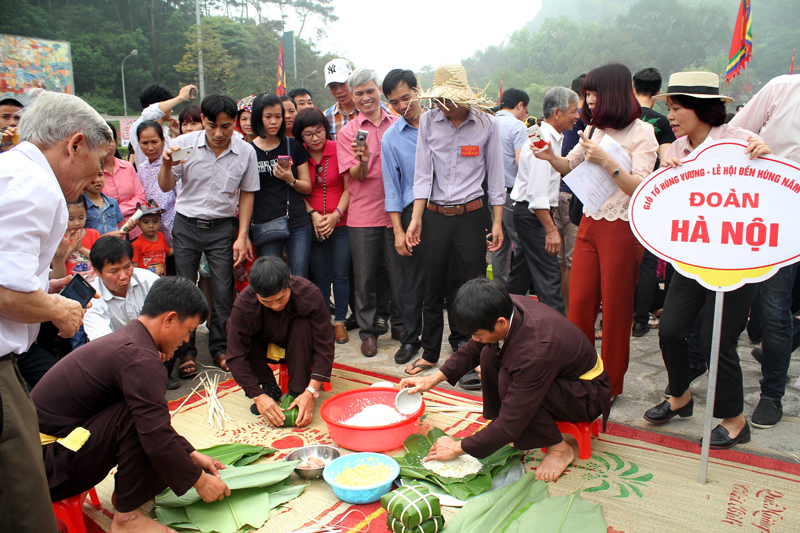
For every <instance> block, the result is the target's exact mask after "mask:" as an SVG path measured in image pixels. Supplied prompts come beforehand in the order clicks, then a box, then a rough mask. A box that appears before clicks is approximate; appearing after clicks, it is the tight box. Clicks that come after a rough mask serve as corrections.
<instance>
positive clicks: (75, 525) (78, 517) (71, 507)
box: [53, 489, 100, 533]
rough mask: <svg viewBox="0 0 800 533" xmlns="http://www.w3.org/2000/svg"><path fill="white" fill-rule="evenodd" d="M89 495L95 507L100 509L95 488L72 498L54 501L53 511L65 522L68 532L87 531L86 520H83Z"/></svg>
mask: <svg viewBox="0 0 800 533" xmlns="http://www.w3.org/2000/svg"><path fill="white" fill-rule="evenodd" d="M87 496H89V500H90V501H91V502H92V505H93V506H94V508H95V509H100V500H99V499H98V498H97V492H95V490H94V489H91V490H88V491H86V492H84V493H81V494H78V495H77V496H73V497H72V498H66V499H64V500H61V501H58V502H53V513H55V515H56V519H57V520H61V521H62V522H64V524H65V525H66V526H67V531H68V533H86V522H84V520H83V503H84V502H85V501H86V497H87Z"/></svg>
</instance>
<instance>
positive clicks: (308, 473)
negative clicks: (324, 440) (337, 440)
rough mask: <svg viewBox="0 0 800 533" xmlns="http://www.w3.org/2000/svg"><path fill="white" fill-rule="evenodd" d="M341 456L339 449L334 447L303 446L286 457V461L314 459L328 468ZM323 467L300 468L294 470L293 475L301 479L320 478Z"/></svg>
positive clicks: (323, 445) (321, 445)
mask: <svg viewBox="0 0 800 533" xmlns="http://www.w3.org/2000/svg"><path fill="white" fill-rule="evenodd" d="M341 455H342V452H341V451H339V448H337V447H335V446H327V445H325V444H316V445H313V446H303V447H302V448H297V449H296V450H294V451H293V452H292V453H290V454H289V455H287V456H286V460H287V461H304V460H306V459H308V458H309V457H316V458H317V459H321V460H322V462H323V463H325V466H328V465H329V464H330V463H331V461H333V460H334V459H337V458H338V457H339V456H341ZM323 470H325V467H320V468H300V467H297V468H295V469H294V471H295V473H296V474H297V475H298V476H300V477H301V478H303V479H317V478H319V477H321V476H322V471H323Z"/></svg>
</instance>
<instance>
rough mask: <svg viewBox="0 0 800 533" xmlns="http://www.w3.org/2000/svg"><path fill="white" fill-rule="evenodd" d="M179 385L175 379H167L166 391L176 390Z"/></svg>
mask: <svg viewBox="0 0 800 533" xmlns="http://www.w3.org/2000/svg"><path fill="white" fill-rule="evenodd" d="M180 388H181V384H180V383H178V380H177V379H175V378H167V390H176V389H180Z"/></svg>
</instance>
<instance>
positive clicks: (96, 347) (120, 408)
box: [31, 277, 231, 533]
mask: <svg viewBox="0 0 800 533" xmlns="http://www.w3.org/2000/svg"><path fill="white" fill-rule="evenodd" d="M207 315H208V304H207V303H206V300H205V297H204V296H203V293H202V292H201V291H200V289H198V288H197V287H196V286H195V285H194V284H193V283H192V282H190V281H189V280H187V279H185V278H180V277H168V278H161V279H159V280H158V281H156V282H155V283H154V284H153V286H152V287H151V289H150V292H149V293H148V295H147V299H145V302H144V305H143V306H142V310H141V313H140V315H139V318H138V319H136V320H132V321H131V322H130V323H129V324H128V325H126V326H125V327H123V328H122V329H119V330H117V331H115V332H113V333H111V334H109V335H106V336H105V337H103V338H101V339H97V340H94V341H92V342H90V343H88V344H86V345H85V346H82V347H80V348H79V349H77V350H75V351H74V352H72V353H70V354H69V355H68V356H66V357H64V358H63V359H61V360H60V361H59V362H58V363H56V365H55V366H54V367H53V368H52V369H50V371H48V372H47V374H45V376H44V378H43V379H42V380H41V381H39V383H38V384H37V385H36V387H35V388H34V389H33V391H32V392H31V398H32V399H33V403H34V404H35V405H36V410H37V414H38V418H39V431H40V432H41V433H40V438H41V441H42V444H43V447H42V449H43V455H44V464H45V470H46V472H47V481H48V484H49V486H50V497H51V498H52V500H53V501H58V500H62V499H64V498H70V497H72V496H76V495H78V494H80V493H82V492H85V491H87V490H89V489H91V488H92V487H94V486H95V485H96V484H98V483H99V482H100V481H102V480H103V479H104V478H105V477H106V476H107V475H108V473H109V471H110V470H111V469H112V468H113V467H114V466H117V473H116V475H115V488H114V493H115V498H114V499H113V500H112V501H113V502H114V506H115V508H116V511H117V512H116V513H115V514H114V518H113V520H112V523H111V531H115V532H118V533H122V532H126V531H136V532H150V531H153V532H159V533H161V532H164V531H173V530H171V529H167V528H165V527H164V526H162V525H160V524H158V523H156V522H155V521H154V520H153V519H151V518H149V517H148V516H145V515H144V514H143V513H142V512H141V511H139V507H140V506H141V505H143V504H144V503H146V502H147V501H148V500H151V499H152V498H153V497H154V496H155V495H156V494H158V493H160V492H161V491H163V490H164V489H165V488H166V487H167V486H169V487H170V488H171V489H172V490H174V491H175V493H177V494H184V493H185V492H186V491H188V490H189V489H191V488H192V487H194V488H195V489H197V492H198V494H199V495H200V497H201V498H203V500H205V501H207V502H211V501H215V500H222V499H223V497H224V496H230V493H231V492H230V489H229V488H228V487H227V486H226V485H225V483H224V482H222V481H221V480H220V479H219V478H218V471H217V469H219V468H225V467H224V466H222V464H221V463H220V462H219V461H217V460H216V459H213V458H211V457H209V456H207V455H204V454H202V453H200V452H198V451H197V450H195V449H194V447H192V445H191V444H189V442H188V441H187V440H186V439H185V438H183V437H181V436H180V435H178V433H177V432H176V431H175V430H174V429H173V428H172V425H171V424H170V414H169V408H168V407H167V400H166V398H165V389H164V383H165V382H166V381H167V371H166V369H165V368H164V365H163V363H162V358H165V359H169V358H171V357H172V356H173V354H174V352H175V350H176V349H177V348H178V346H180V345H181V344H183V343H184V342H186V341H187V340H188V339H189V334H190V333H191V332H192V331H194V329H195V328H197V325H198V324H199V323H200V322H201V321H202V320H205V318H206V316H207Z"/></svg>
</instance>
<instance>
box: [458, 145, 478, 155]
mask: <svg viewBox="0 0 800 533" xmlns="http://www.w3.org/2000/svg"><path fill="white" fill-rule="evenodd" d="M480 153H481V151H480V147H479V146H462V147H461V157H478V156H479V155H480Z"/></svg>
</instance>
